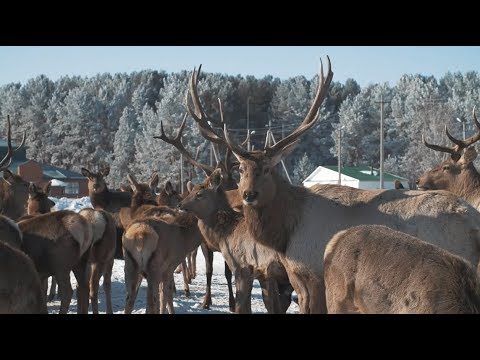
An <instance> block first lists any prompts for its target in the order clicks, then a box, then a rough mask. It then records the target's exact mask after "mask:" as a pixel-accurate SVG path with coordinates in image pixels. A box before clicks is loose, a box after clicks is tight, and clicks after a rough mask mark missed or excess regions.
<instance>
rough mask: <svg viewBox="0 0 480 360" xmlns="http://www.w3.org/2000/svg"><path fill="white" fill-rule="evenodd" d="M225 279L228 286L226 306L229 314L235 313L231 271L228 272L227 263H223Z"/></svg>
mask: <svg viewBox="0 0 480 360" xmlns="http://www.w3.org/2000/svg"><path fill="white" fill-rule="evenodd" d="M212 260H213V258H212ZM225 279H227V285H228V306H229V308H230V311H231V312H235V296H233V288H232V270H230V268H229V267H228V265H227V262H225ZM250 291H251V289H250Z"/></svg>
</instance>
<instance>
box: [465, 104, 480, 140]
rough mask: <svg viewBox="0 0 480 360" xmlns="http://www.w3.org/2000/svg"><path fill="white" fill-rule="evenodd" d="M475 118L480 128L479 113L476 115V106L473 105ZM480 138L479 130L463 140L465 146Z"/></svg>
mask: <svg viewBox="0 0 480 360" xmlns="http://www.w3.org/2000/svg"><path fill="white" fill-rule="evenodd" d="M473 120H474V121H475V125H476V126H477V128H478V129H480V123H479V122H478V119H477V115H475V106H474V107H473ZM478 140H480V131H478V132H477V133H476V134H475V135H473V136H471V137H469V138H468V139H465V140H464V141H463V142H464V143H465V147H467V146H470V145H472V144H473V143H474V142H477V141H478Z"/></svg>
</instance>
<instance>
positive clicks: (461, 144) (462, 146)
mask: <svg viewBox="0 0 480 360" xmlns="http://www.w3.org/2000/svg"><path fill="white" fill-rule="evenodd" d="M445 135H447V137H448V138H449V139H450V141H451V142H453V143H454V144H456V145H457V146H455V147H454V148H453V149H454V150H455V151H456V152H461V151H462V150H463V149H465V148H466V146H465V144H464V142H463V141H462V140H458V139H455V138H454V137H453V136H452V134H450V132H449V131H448V128H447V125H445Z"/></svg>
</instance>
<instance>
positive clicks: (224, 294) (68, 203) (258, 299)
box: [48, 197, 299, 314]
mask: <svg viewBox="0 0 480 360" xmlns="http://www.w3.org/2000/svg"><path fill="white" fill-rule="evenodd" d="M50 199H51V200H53V201H54V202H55V204H56V205H55V208H54V209H55V210H62V209H69V210H73V211H80V210H81V209H83V208H84V207H91V203H90V199H89V198H88V197H84V198H80V199H67V198H60V199H57V198H53V197H51V198H50ZM224 271H225V269H224V260H223V257H222V254H220V253H215V254H214V263H213V276H212V302H213V305H211V306H210V310H205V309H202V308H201V307H200V304H201V302H202V301H203V296H204V294H205V288H206V276H205V259H204V257H203V254H202V251H201V250H200V249H199V250H198V253H197V277H196V278H195V279H193V280H192V284H190V297H186V296H185V294H184V291H183V276H182V274H175V275H174V276H175V286H176V288H177V294H176V295H175V296H174V299H173V300H174V307H175V312H176V313H177V314H186V313H189V314H191V313H199V314H202V313H203V314H230V311H229V308H228V287H227V281H226V279H225V275H224ZM233 280H234V279H233ZM71 282H72V288H74V289H75V287H76V280H75V277H74V276H73V273H72V274H71ZM102 283H103V278H102V279H101V280H100V284H102ZM234 292H235V285H234ZM146 294H147V283H146V281H145V280H143V281H142V285H141V287H140V289H139V291H138V296H137V299H136V301H135V309H134V311H133V313H138V314H143V313H145V307H146ZM98 298H99V299H98V300H99V311H100V313H105V310H106V308H105V294H104V292H103V288H102V287H100V291H99V296H98ZM76 305H77V302H76V298H75V293H74V296H73V299H72V302H71V303H70V308H69V313H76V312H77V306H76ZM112 305H113V312H114V313H116V314H122V313H123V310H124V308H125V282H124V262H123V260H115V264H114V266H113V273H112ZM59 309H60V300H55V301H52V302H49V303H48V311H49V313H58V311H59ZM89 312H90V313H91V310H90V311H89ZM252 312H253V313H266V312H267V310H266V309H265V306H264V304H263V300H262V293H261V289H260V286H259V284H258V281H257V280H255V282H254V284H253V290H252ZM298 312H299V311H298V305H297V304H295V303H294V302H292V304H291V305H290V308H289V309H288V313H298Z"/></svg>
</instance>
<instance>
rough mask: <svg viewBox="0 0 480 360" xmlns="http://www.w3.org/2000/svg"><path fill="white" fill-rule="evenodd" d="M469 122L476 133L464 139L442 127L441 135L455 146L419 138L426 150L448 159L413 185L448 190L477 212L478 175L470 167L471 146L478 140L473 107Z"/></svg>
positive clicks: (479, 134)
mask: <svg viewBox="0 0 480 360" xmlns="http://www.w3.org/2000/svg"><path fill="white" fill-rule="evenodd" d="M473 120H474V122H475V125H476V126H477V128H478V129H479V131H478V132H477V133H476V134H475V135H473V136H471V137H469V138H467V139H465V140H458V139H456V138H454V137H453V136H452V135H451V134H450V132H449V131H448V129H447V126H446V125H445V134H446V135H447V137H448V138H449V139H450V141H452V142H453V143H454V144H455V145H454V146H452V147H447V146H441V145H434V144H430V143H428V142H427V141H426V140H425V137H424V136H423V135H422V140H423V143H424V144H425V146H426V147H428V148H430V149H432V150H435V151H441V152H445V153H447V154H450V157H449V158H448V159H446V160H445V161H443V162H442V163H441V164H439V165H438V166H436V167H434V168H433V169H431V170H429V171H427V172H426V173H425V174H423V175H422V176H421V177H420V178H419V179H418V180H417V182H416V183H417V188H418V189H419V190H448V191H450V192H452V193H454V194H456V195H458V196H461V197H463V198H464V199H465V200H467V201H468V202H469V203H470V204H471V205H472V206H474V207H475V208H476V209H478V210H480V174H479V173H478V171H477V169H476V168H475V166H474V165H473V161H474V160H475V159H476V158H477V151H476V150H475V146H473V144H474V143H475V142H477V141H478V140H480V123H479V122H478V120H477V116H476V115H475V108H473ZM464 150H465V151H464Z"/></svg>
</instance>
